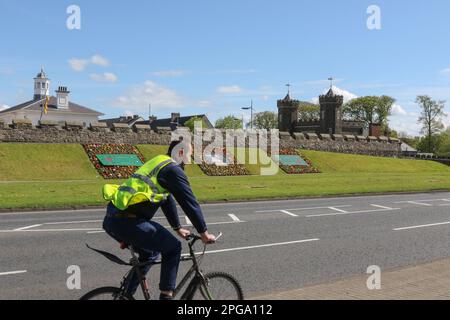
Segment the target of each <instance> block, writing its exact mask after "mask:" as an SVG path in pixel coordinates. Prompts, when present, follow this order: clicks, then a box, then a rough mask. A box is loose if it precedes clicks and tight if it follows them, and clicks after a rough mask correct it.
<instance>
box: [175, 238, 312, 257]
mask: <svg viewBox="0 0 450 320" xmlns="http://www.w3.org/2000/svg"><path fill="white" fill-rule="evenodd" d="M319 240H320V239H307V240H298V241H290V242H280V243H271V244H263V245H257V246H249V247H240V248H230V249H222V250H212V251H206V252H205V253H209V254H211V253H222V252H232V251H242V250H250V249H259V248H269V247H276V246H285V245H290V244H298V243H307V242H314V241H319ZM200 254H201V253H196V255H200ZM183 256H184V257H185V256H189V254H183Z"/></svg>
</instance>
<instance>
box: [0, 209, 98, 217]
mask: <svg viewBox="0 0 450 320" xmlns="http://www.w3.org/2000/svg"><path fill="white" fill-rule="evenodd" d="M100 211H103V212H106V209H78V210H54V211H53V210H49V211H24V212H3V213H0V217H1V216H12V215H26V214H35V213H36V214H43V213H49V214H50V213H51V214H53V213H77V212H100Z"/></svg>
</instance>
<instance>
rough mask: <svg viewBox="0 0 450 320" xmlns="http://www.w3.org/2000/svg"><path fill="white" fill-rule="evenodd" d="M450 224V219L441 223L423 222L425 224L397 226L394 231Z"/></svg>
mask: <svg viewBox="0 0 450 320" xmlns="http://www.w3.org/2000/svg"><path fill="white" fill-rule="evenodd" d="M448 224H450V221H448V222H440V223H431V224H423V225H419V226H412V227H404V228H396V229H393V230H394V231H403V230H412V229H419V228H427V227H437V226H444V225H448Z"/></svg>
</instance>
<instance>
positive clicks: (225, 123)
mask: <svg viewBox="0 0 450 320" xmlns="http://www.w3.org/2000/svg"><path fill="white" fill-rule="evenodd" d="M216 128H217V129H242V120H241V119H239V118H237V117H235V116H233V115H229V116H226V117H224V118H220V119H219V120H217V121H216Z"/></svg>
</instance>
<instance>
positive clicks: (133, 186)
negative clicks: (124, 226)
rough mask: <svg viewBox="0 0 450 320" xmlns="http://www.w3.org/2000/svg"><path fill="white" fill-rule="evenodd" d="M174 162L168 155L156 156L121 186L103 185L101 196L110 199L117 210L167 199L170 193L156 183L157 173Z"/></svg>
mask: <svg viewBox="0 0 450 320" xmlns="http://www.w3.org/2000/svg"><path fill="white" fill-rule="evenodd" d="M171 163H175V161H174V160H173V159H172V158H171V157H169V156H157V157H155V158H153V159H152V160H150V161H148V162H147V163H146V164H144V165H143V166H142V167H141V168H140V169H139V170H138V171H136V173H134V174H133V175H132V176H131V178H130V179H128V180H127V181H125V183H123V184H122V185H121V186H119V185H114V184H107V185H105V186H104V187H103V198H104V199H105V200H106V201H111V202H112V203H113V204H114V206H115V207H116V208H117V209H119V210H122V211H124V210H126V209H127V208H128V207H129V206H131V205H134V204H138V203H141V202H146V201H150V202H151V203H155V204H157V203H160V202H161V201H164V200H166V199H167V197H168V196H169V195H170V193H169V192H168V191H167V190H165V189H164V188H163V187H161V186H160V185H159V183H158V174H159V172H160V171H161V169H163V168H164V167H166V166H167V165H169V164H171Z"/></svg>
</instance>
